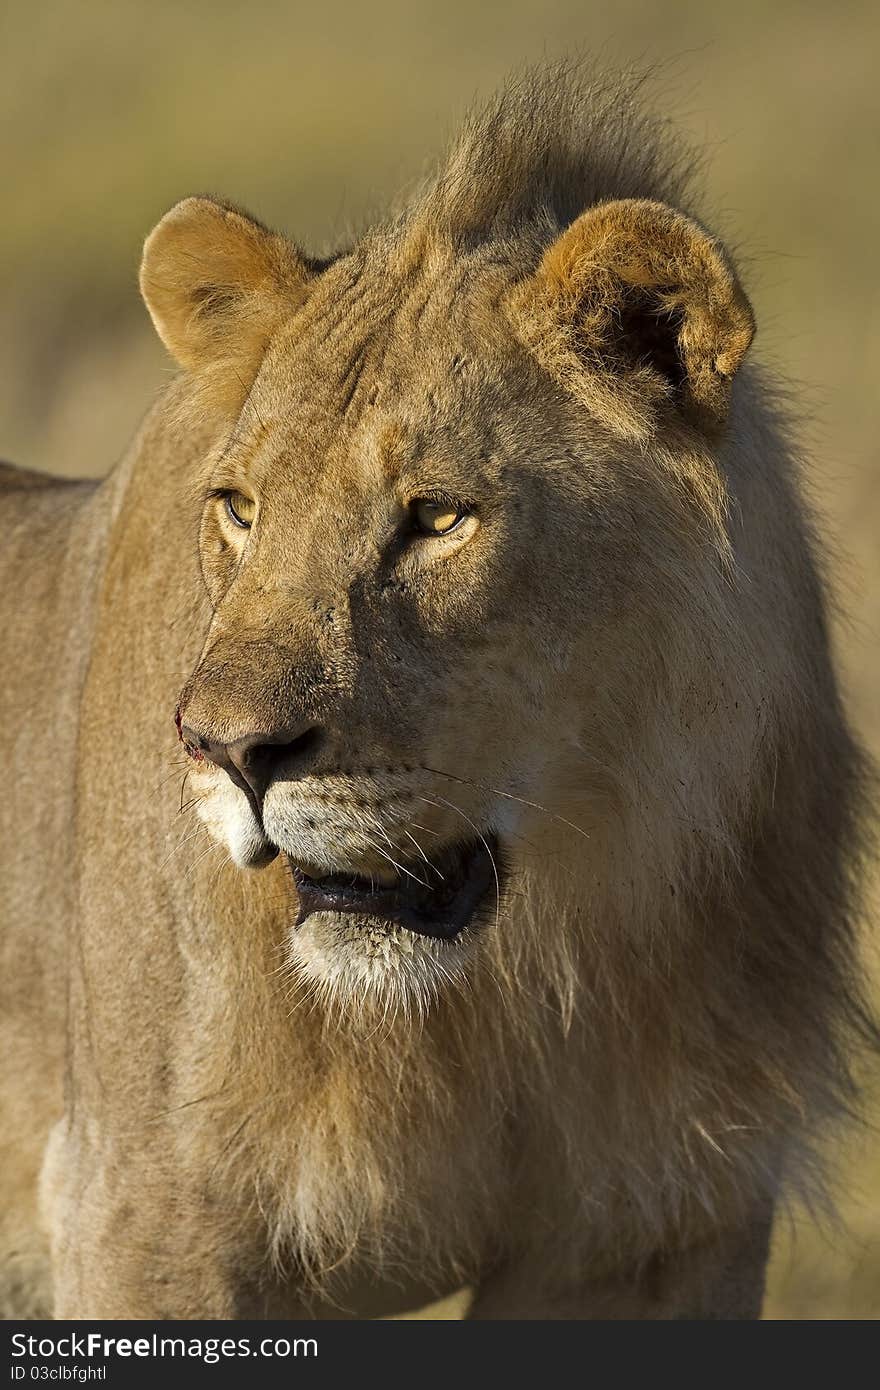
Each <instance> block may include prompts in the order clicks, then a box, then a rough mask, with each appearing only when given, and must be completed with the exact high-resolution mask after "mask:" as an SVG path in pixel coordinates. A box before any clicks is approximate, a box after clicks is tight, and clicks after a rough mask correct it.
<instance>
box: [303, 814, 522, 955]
mask: <svg viewBox="0 0 880 1390" xmlns="http://www.w3.org/2000/svg"><path fill="white" fill-rule="evenodd" d="M498 862H499V860H498V843H497V840H496V839H495V837H494V836H493V835H487V836H486V839H485V840H483V839H478V840H473V841H466V842H462V843H459V844H456V845H452V846H450V847H449V848H447V849H445V850H443V851H442V852H441V853H436V854H433V855H432V856H431V862H430V864H426V863H425V862H424V861H419V862H418V863H417V864H413V865H410V866H407V868H406V870H405V871H404V872H402V873H400V874H399V875H398V877H397V880H396V882H395V883H393V884H388V883H379V882H377V881H376V880H375V879H371V878H369V877H361V876H360V875H357V874H351V873H344V872H343V873H328V874H325V875H323V876H322V877H320V878H318V877H312V876H311V875H310V874H307V873H306V872H305V870H304V869H302V868H300V867H299V865H298V864H294V863H293V862H292V861H291V868H292V870H293V878H294V882H295V883H296V891H297V895H298V897H299V915H298V917H297V920H296V925H297V926H298V927H299V926H302V924H303V922H305V921H306V919H307V918H308V917H311V915H312V913H314V912H343V913H350V914H351V915H352V916H355V917H364V918H367V919H369V923H368V924H369V925H373V924H375V923H377V922H378V923H380V924H382V925H383V926H386V927H405V928H406V930H407V931H411V932H416V934H417V935H418V936H430V937H433V938H434V939H435V940H437V941H451V940H453V938H455V937H456V936H458V934H459V933H460V932H461V931H463V930H464V928H465V927H466V926H468V925H469V924H470V923H472V922H473V921H474V919H475V917H476V916H477V914H478V912H479V910H480V908H481V907H482V906H483V905H484V903H486V902H490V901H492V900H493V899H494V895H495V893H496V892H497V889H498V880H497V878H496V872H497V870H496V866H497V864H498ZM490 895H491V897H490Z"/></svg>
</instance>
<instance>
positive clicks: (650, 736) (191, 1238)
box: [0, 67, 873, 1319]
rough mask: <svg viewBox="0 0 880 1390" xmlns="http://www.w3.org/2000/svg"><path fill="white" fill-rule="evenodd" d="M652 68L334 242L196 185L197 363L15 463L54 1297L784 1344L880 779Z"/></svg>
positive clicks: (143, 1307)
mask: <svg viewBox="0 0 880 1390" xmlns="http://www.w3.org/2000/svg"><path fill="white" fill-rule="evenodd" d="M638 86H639V84H638V81H637V80H633V81H630V80H629V79H627V78H614V77H604V78H603V77H597V76H595V75H593V76H590V75H589V74H584V72H583V71H582V70H569V69H566V68H562V67H560V68H550V69H546V68H545V69H543V70H541V71H538V72H537V73H533V74H531V75H530V76H525V77H523V76H520V77H519V78H517V79H515V80H513V81H512V82H510V83H509V84H508V85H507V86H506V87H505V88H504V89H503V90H502V92H501V93H500V95H499V96H497V97H496V98H495V99H494V100H493V101H492V102H490V103H489V104H488V105H487V106H486V107H484V108H483V109H482V110H481V111H478V112H477V113H476V114H475V115H473V116H472V117H471V118H470V119H469V121H468V122H467V124H466V125H465V128H464V130H463V132H462V133H461V134H460V136H459V137H458V138H457V140H456V141H455V142H454V143H453V145H452V147H451V150H450V152H449V153H448V155H447V157H446V158H445V161H444V162H443V163H442V164H441V165H440V166H439V169H438V171H437V172H436V173H435V174H434V175H433V176H431V177H428V178H426V179H425V181H424V182H423V183H422V184H421V185H420V186H419V187H418V188H417V189H416V190H415V191H414V192H412V194H411V196H410V197H409V198H408V199H407V200H406V201H405V202H404V203H402V204H401V206H400V207H399V208H397V209H396V210H394V211H393V212H391V213H390V214H389V215H388V216H387V217H386V218H385V219H384V220H380V221H378V222H377V223H375V224H374V225H372V226H370V227H368V228H367V229H365V230H364V231H363V233H362V234H361V235H359V236H358V237H356V238H353V239H352V242H351V244H349V245H346V246H344V247H343V248H342V249H340V250H339V251H337V252H335V253H334V254H332V255H328V256H326V257H321V258H318V257H310V256H308V255H307V254H305V253H304V252H302V251H301V250H300V249H298V247H297V246H295V245H294V244H293V243H292V242H291V241H289V240H287V239H286V238H285V237H283V236H281V235H278V234H275V233H273V232H271V231H270V230H268V229H267V228H266V227H265V226H263V225H262V224H261V223H260V222H258V221H255V220H254V219H253V218H252V217H250V216H249V215H247V214H246V213H244V212H243V211H241V210H240V209H238V208H237V207H235V206H233V205H231V204H228V203H225V202H221V201H218V200H216V199H214V198H211V197H205V196H199V197H192V198H187V199H185V200H184V201H183V202H181V203H178V204H177V205H176V206H175V207H173V208H172V209H171V211H170V212H169V213H167V215H166V216H165V217H163V218H162V220H161V221H160V222H159V223H158V226H157V227H156V228H155V230H154V231H153V232H152V233H151V234H150V236H149V237H148V238H147V241H146V245H145V248H144V254H143V263H142V268H141V288H142V292H143V297H144V300H145V302H146V306H147V309H148V310H149V313H150V315H151V317H152V320H153V322H154V324H155V327H156V329H157V331H158V333H159V336H160V337H161V339H162V341H163V343H164V344H165V346H166V347H167V349H168V350H169V352H170V354H171V356H172V357H173V358H174V360H175V362H176V363H177V365H178V366H179V368H180V369H181V370H180V375H179V376H177V377H176V378H175V380H174V381H173V382H172V384H171V385H170V386H169V387H168V389H167V390H166V391H165V392H164V394H163V395H162V397H161V399H159V400H158V402H157V403H156V405H155V406H154V408H153V409H152V410H151V411H150V413H149V414H148V416H147V418H146V420H145V422H144V424H143V426H142V427H141V429H140V432H139V433H138V435H137V437H136V439H135V440H134V442H133V444H132V446H131V448H130V449H129V451H128V452H127V454H126V455H125V457H124V458H123V459H122V460H121V462H120V463H119V464H118V465H117V466H116V467H115V468H114V469H113V470H112V472H110V474H109V475H108V476H107V477H106V479H105V480H104V481H101V482H98V483H88V482H73V483H70V482H61V481H49V480H45V479H42V478H40V477H38V476H37V475H34V474H28V473H25V472H19V471H17V470H14V469H11V468H10V469H7V470H6V472H5V473H4V475H3V478H2V487H3V496H4V502H5V510H6V514H7V518H10V517H11V521H12V527H11V532H10V531H9V530H8V529H7V541H6V544H5V546H4V551H3V567H4V576H5V577H4V583H3V595H4V600H3V605H4V628H5V630H6V632H7V637H8V645H7V664H6V673H7V674H6V680H5V683H4V699H5V714H4V726H5V727H6V728H7V731H8V733H7V749H8V752H7V758H8V764H7V766H8V775H7V778H6V787H5V792H4V797H3V816H4V822H3V831H4V833H3V836H2V843H3V848H4V868H3V881H4V888H5V895H4V896H5V902H6V907H5V913H4V930H3V950H4V968H3V971H2V976H0V978H2V982H3V985H2V988H3V1006H4V1007H3V1018H4V1022H3V1030H4V1032H3V1055H4V1057H5V1059H6V1066H5V1069H4V1072H5V1074H4V1080H3V1085H2V1096H3V1101H2V1104H3V1124H2V1135H3V1138H2V1144H3V1149H4V1154H3V1173H4V1183H5V1192H4V1204H5V1205H4V1215H3V1217H2V1246H0V1249H2V1267H3V1271H4V1273H3V1296H4V1298H5V1300H6V1306H7V1309H8V1310H9V1311H10V1312H12V1313H15V1314H17V1315H19V1316H21V1315H27V1314H30V1315H34V1314H38V1313H41V1314H43V1315H51V1316H54V1317H56V1318H74V1319H81V1318H89V1319H105V1318H147V1319H160V1318H184V1319H185V1318H219V1319H232V1318H244V1317H256V1318H269V1317H273V1316H283V1317H306V1318H326V1317H377V1316H383V1315H385V1314H389V1313H394V1312H399V1311H402V1310H407V1309H412V1308H415V1307H418V1306H420V1305H421V1304H423V1303H424V1302H426V1301H427V1300H428V1299H431V1298H436V1297H439V1296H441V1295H443V1294H444V1293H446V1292H449V1291H452V1290H455V1289H458V1288H461V1287H465V1286H468V1287H469V1288H470V1289H471V1290H472V1291H473V1296H472V1301H471V1305H470V1310H469V1316H470V1317H472V1318H489V1319H513V1318H527V1319H532V1318H554V1319H563V1318H577V1319H604V1318H609V1319H618V1318H647V1319H674V1318H707V1319H714V1318H754V1317H757V1316H758V1315H759V1313H760V1309H761V1300H762V1291H763V1283H764V1270H765V1263H766V1258H767V1249H768V1239H769V1233H770V1229H771V1221H772V1217H773V1212H774V1209H775V1208H776V1207H777V1205H778V1203H779V1202H780V1201H781V1200H787V1199H788V1197H789V1195H790V1194H797V1193H801V1192H811V1191H813V1190H814V1189H815V1188H816V1185H817V1184H821V1172H820V1168H819V1165H818V1163H817V1159H816V1154H817V1141H818V1138H819V1136H820V1135H821V1134H822V1133H823V1132H824V1131H825V1129H826V1127H827V1125H828V1124H829V1123H830V1122H831V1121H833V1119H834V1117H836V1116H838V1115H840V1114H841V1113H842V1111H844V1110H846V1109H848V1108H850V1107H851V1106H852V1104H853V1103H854V1101H855V1092H854V1083H853V1080H852V1070H853V1067H852V1057H853V1056H854V1055H855V1054H854V1049H855V1047H856V1046H857V1045H858V1044H860V1043H864V1042H866V1041H868V1040H869V1039H870V1038H872V1037H873V1034H872V1027H873V1025H872V1022H871V1020H870V1017H869V1016H868V1013H867V1011H866V1009H865V1006H864V1004H863V1002H862V998H861V994H860V983H859V969H858V962H857V957H856V951H855V944H854V943H855V925H856V919H857V908H858V879H859V864H860V858H861V855H862V841H863V829H862V828H863V826H864V823H865V793H864V787H865V782H866V778H865V772H864V766H863V759H862V756H861V754H860V752H859V749H858V747H857V745H856V742H855V741H854V739H853V736H852V735H851V733H850V731H849V729H848V726H847V723H846V720H845V717H844V713H843V711H842V708H841V699H840V696H839V693H838V687H837V683H836V679H835V675H834V670H833V665H832V660H831V656H830V654H829V638H828V630H827V612H826V610H827V602H828V600H827V598H826V585H825V582H824V580H823V577H822V572H821V563H820V558H819V549H818V545H817V541H816V539H815V536H814V528H813V523H812V521H811V519H810V516H809V514H808V511H807V509H806V507H805V503H804V500H803V497H802V495H801V485H800V483H799V481H798V477H799V468H798V450H797V446H796V443H795V435H794V432H793V430H792V428H791V426H790V425H789V423H788V421H787V417H786V413H785V411H784V410H783V408H782V407H781V405H780V399H779V392H778V391H777V390H776V389H775V388H774V387H773V385H772V383H771V382H770V381H769V379H768V378H767V376H766V374H765V373H764V372H762V371H761V370H760V369H759V368H758V367H757V366H755V365H754V364H752V363H750V362H746V360H745V359H746V356H747V353H748V350H749V347H750V344H751V340H752V337H753V332H754V320H753V314H752V310H751V308H750V305H749V302H748V300H747V298H746V295H745V292H744V290H743V288H742V285H741V282H740V279H739V276H738V273H737V271H736V269H735V267H734V263H733V260H732V258H731V256H730V254H729V252H728V251H727V250H726V249H725V247H724V246H723V245H722V244H721V242H719V240H717V238H716V237H714V236H713V235H712V234H711V233H710V232H709V231H707V230H706V229H705V227H704V225H703V223H702V222H701V221H700V220H699V219H698V217H697V216H696V213H695V208H694V206H693V201H692V193H691V191H690V183H689V170H690V168H691V167H692V164H693V161H692V159H691V158H690V156H689V155H688V152H687V151H686V150H683V149H681V148H679V147H678V146H676V145H675V144H674V143H672V144H671V143H670V137H669V134H668V131H667V125H666V122H664V121H663V120H662V119H660V118H658V117H655V116H653V115H652V114H650V113H649V112H645V111H643V110H641V109H640V106H639V103H638V101H637V99H636V98H637V89H638Z"/></svg>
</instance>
